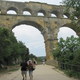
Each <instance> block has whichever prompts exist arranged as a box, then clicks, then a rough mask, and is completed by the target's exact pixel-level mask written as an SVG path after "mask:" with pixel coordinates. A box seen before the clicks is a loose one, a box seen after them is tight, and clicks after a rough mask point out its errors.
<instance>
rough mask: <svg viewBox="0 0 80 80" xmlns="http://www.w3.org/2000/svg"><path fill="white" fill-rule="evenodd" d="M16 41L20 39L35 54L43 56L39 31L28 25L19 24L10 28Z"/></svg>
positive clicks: (43, 48) (43, 51) (42, 45)
mask: <svg viewBox="0 0 80 80" xmlns="http://www.w3.org/2000/svg"><path fill="white" fill-rule="evenodd" d="M12 31H13V32H14V34H15V36H16V38H17V40H18V41H22V42H23V43H24V44H25V45H26V46H27V47H28V48H29V50H30V53H33V54H34V55H36V56H45V44H44V38H43V36H42V34H41V32H40V31H39V30H38V29H37V28H35V27H33V26H29V25H19V26H16V27H15V28H14V29H13V30H12Z"/></svg>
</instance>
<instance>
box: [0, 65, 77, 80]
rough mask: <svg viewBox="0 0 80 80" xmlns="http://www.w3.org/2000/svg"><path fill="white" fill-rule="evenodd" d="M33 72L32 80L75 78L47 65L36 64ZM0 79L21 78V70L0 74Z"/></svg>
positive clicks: (70, 79)
mask: <svg viewBox="0 0 80 80" xmlns="http://www.w3.org/2000/svg"><path fill="white" fill-rule="evenodd" d="M33 73H34V79H33V80H76V79H73V78H69V77H67V76H66V75H65V74H64V73H63V72H61V71H59V70H57V69H55V68H54V67H53V66H49V65H37V66H36V70H35V71H34V72H33ZM0 80H22V76H21V71H20V70H18V71H15V72H9V73H7V74H4V75H0ZM27 80H29V74H28V73H27Z"/></svg>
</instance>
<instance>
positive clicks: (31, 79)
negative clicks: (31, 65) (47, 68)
mask: <svg viewBox="0 0 80 80" xmlns="http://www.w3.org/2000/svg"><path fill="white" fill-rule="evenodd" d="M29 77H30V80H33V71H29Z"/></svg>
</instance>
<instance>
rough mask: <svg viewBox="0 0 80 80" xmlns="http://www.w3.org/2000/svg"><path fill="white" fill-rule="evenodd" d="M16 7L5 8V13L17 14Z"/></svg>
mask: <svg viewBox="0 0 80 80" xmlns="http://www.w3.org/2000/svg"><path fill="white" fill-rule="evenodd" d="M17 12H18V9H17V8H15V7H10V8H8V9H7V14H17Z"/></svg>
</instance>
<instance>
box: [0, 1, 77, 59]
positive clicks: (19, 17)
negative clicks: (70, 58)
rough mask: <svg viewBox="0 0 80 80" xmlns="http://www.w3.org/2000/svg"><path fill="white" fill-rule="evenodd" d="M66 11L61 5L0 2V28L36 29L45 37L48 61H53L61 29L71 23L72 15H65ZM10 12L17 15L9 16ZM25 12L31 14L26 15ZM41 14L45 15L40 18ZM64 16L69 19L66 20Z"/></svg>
mask: <svg viewBox="0 0 80 80" xmlns="http://www.w3.org/2000/svg"><path fill="white" fill-rule="evenodd" d="M64 9H65V7H63V6H61V5H59V6H57V5H49V4H46V3H39V2H10V1H0V27H5V28H8V29H10V30H12V29H13V28H14V27H16V26H17V25H20V24H27V25H32V26H34V27H36V28H37V29H38V30H39V31H40V32H41V33H42V35H43V37H44V41H45V49H46V58H47V60H51V59H53V57H52V54H51V53H52V51H53V50H54V48H56V44H57V41H58V39H57V35H58V31H59V28H60V27H62V26H66V25H68V24H70V22H71V20H70V19H69V15H70V14H69V13H65V11H64ZM10 10H13V11H15V12H16V14H8V11H10ZM24 12H28V13H30V14H29V15H24V14H23V13H24ZM40 13H41V14H43V15H42V16H40V15H39V14H40ZM52 15H55V16H56V17H54V16H52ZM64 15H66V16H67V18H64ZM68 27H69V26H68ZM71 28H72V27H71ZM74 30H75V29H74ZM31 34H32V33H31Z"/></svg>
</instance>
